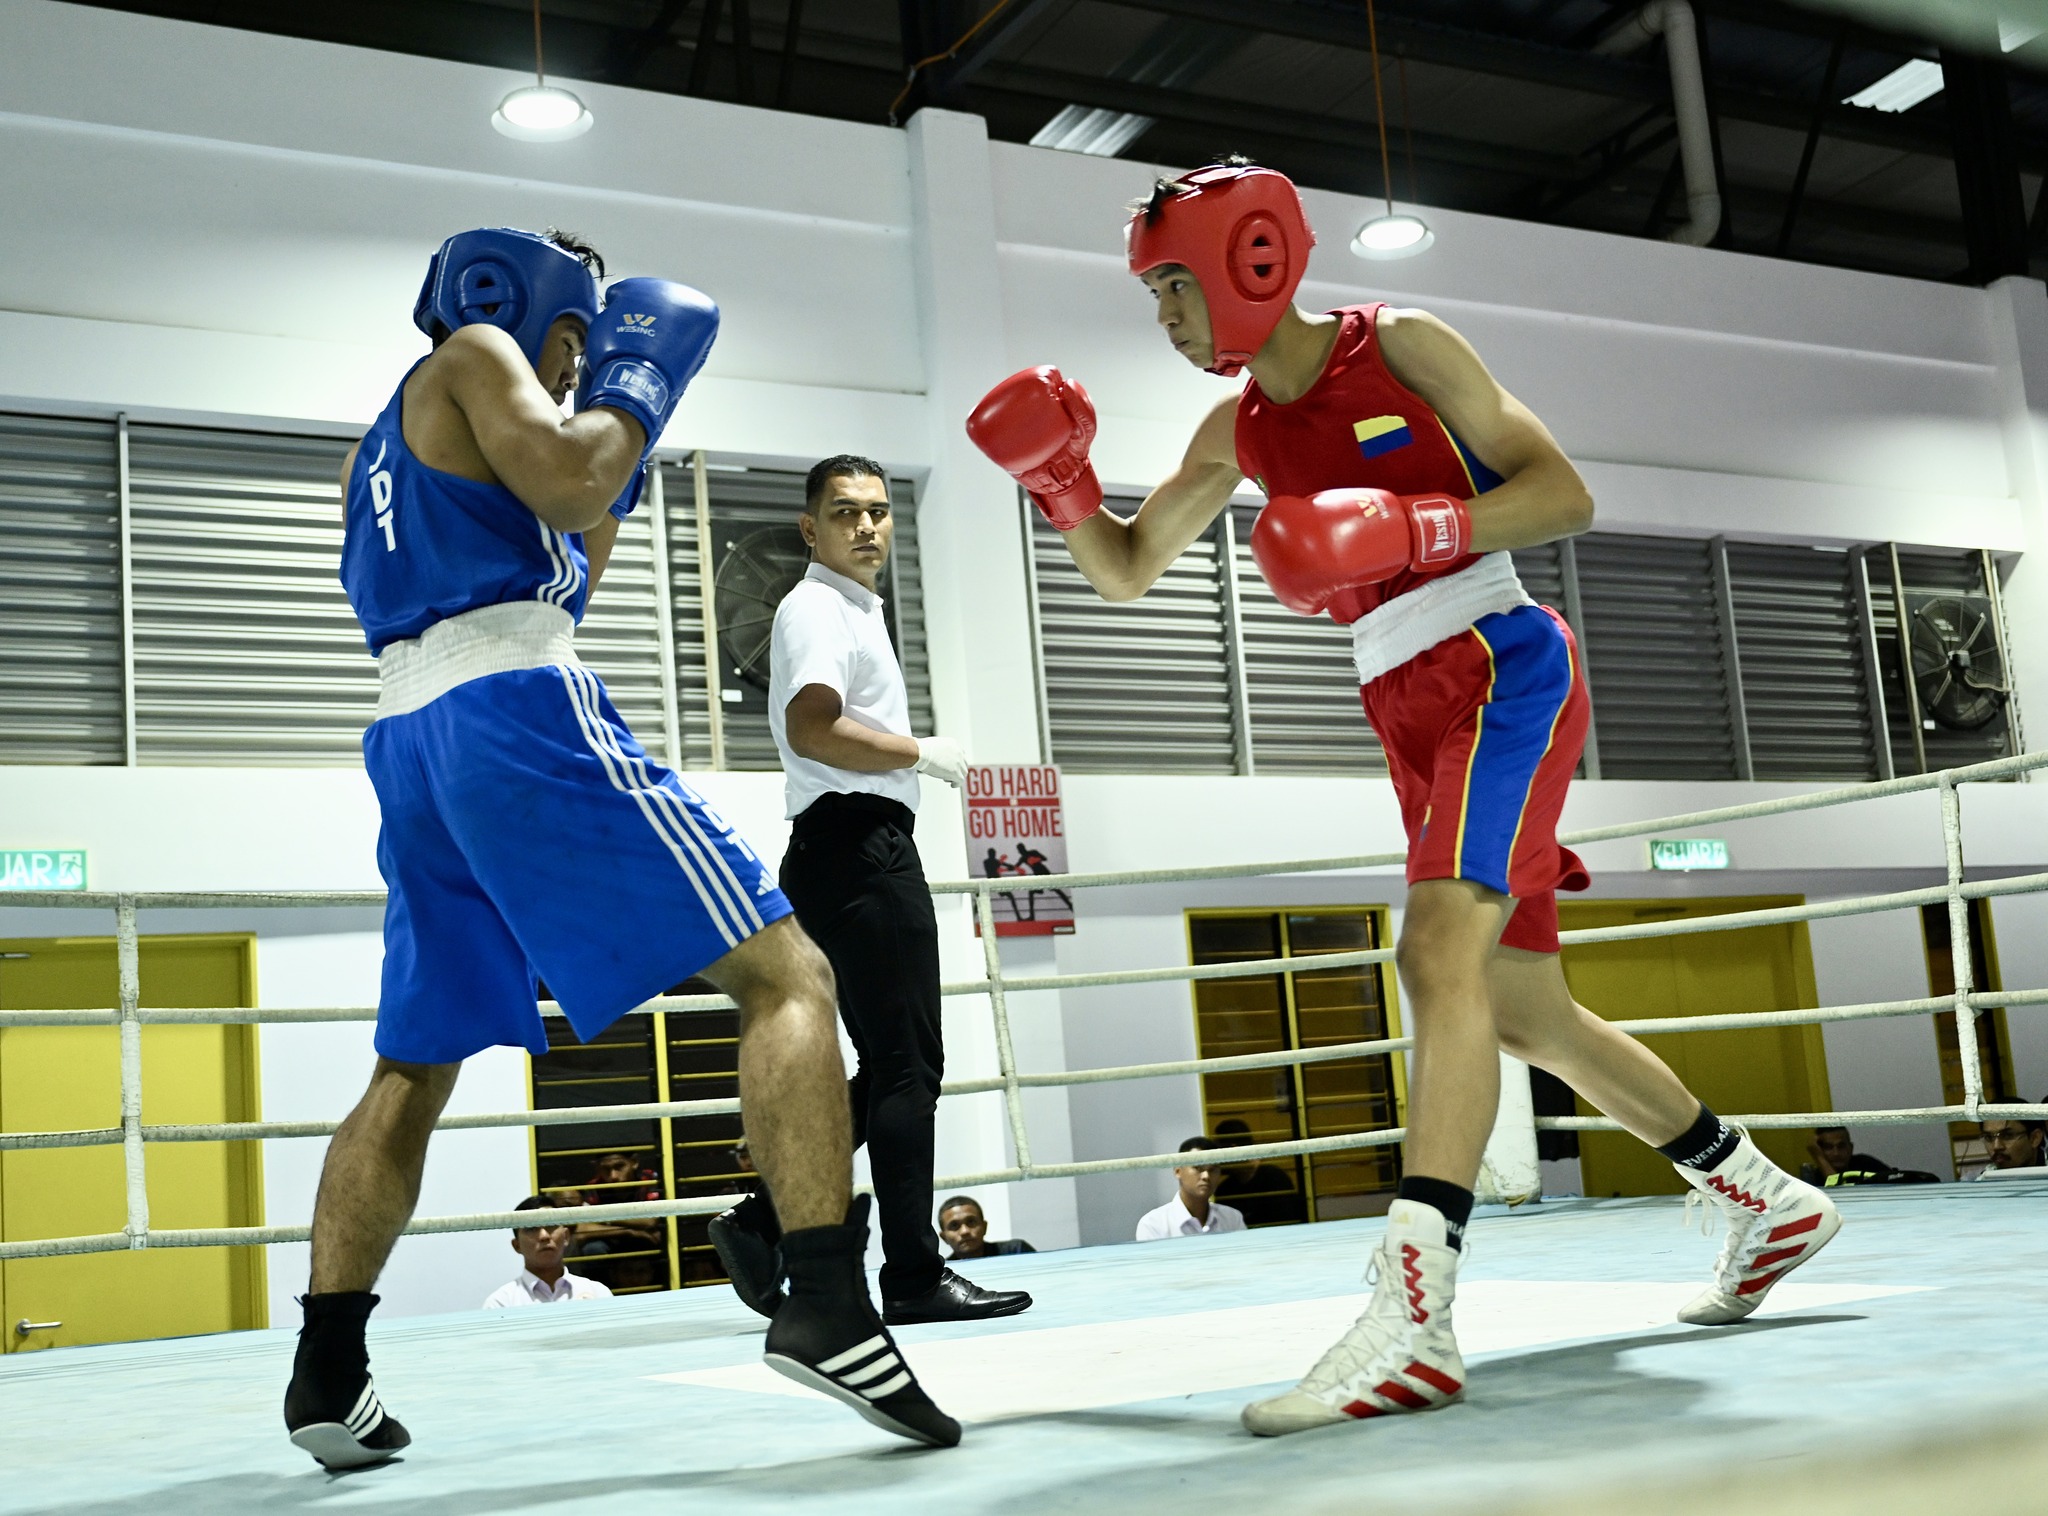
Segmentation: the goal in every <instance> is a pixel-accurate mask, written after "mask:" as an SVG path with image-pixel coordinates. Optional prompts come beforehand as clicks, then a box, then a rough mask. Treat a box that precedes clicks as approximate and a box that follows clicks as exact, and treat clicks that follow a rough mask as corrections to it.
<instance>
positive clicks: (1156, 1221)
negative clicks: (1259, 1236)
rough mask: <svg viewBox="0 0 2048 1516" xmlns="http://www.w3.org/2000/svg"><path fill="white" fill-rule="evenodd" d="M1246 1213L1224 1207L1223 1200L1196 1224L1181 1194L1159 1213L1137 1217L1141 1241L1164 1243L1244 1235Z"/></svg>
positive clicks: (1215, 1203) (1231, 1206) (1175, 1192)
mask: <svg viewBox="0 0 2048 1516" xmlns="http://www.w3.org/2000/svg"><path fill="white" fill-rule="evenodd" d="M1243 1230H1244V1212H1243V1211H1240V1210H1239V1209H1238V1208H1237V1207H1236V1206H1234V1205H1225V1204H1223V1202H1222V1201H1220V1200H1212V1201H1210V1202H1209V1219H1208V1220H1207V1221H1197V1220H1195V1218H1194V1217H1193V1215H1191V1214H1190V1213H1189V1211H1188V1208H1187V1207H1186V1206H1185V1205H1183V1204H1181V1198H1180V1191H1179V1190H1177V1189H1176V1190H1175V1191H1174V1192H1173V1199H1171V1200H1169V1201H1167V1202H1166V1204H1165V1205H1162V1206H1161V1207H1159V1209H1158V1210H1156V1211H1147V1212H1146V1213H1145V1214H1144V1215H1142V1216H1140V1217H1139V1218H1138V1238H1137V1240H1138V1241H1140V1242H1163V1241H1165V1240H1166V1239H1167V1238H1168V1237H1200V1236H1203V1235H1204V1234H1206V1233H1209V1232H1242V1231H1243Z"/></svg>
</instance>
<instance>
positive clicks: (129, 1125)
mask: <svg viewBox="0 0 2048 1516" xmlns="http://www.w3.org/2000/svg"><path fill="white" fill-rule="evenodd" d="M114 956H115V962H116V965H117V968H118V970H119V973H120V981H121V1160H122V1165H123V1167H124V1168H125V1169H126V1170H127V1176H128V1220H127V1223H126V1224H125V1225H124V1226H123V1227H122V1228H121V1230H122V1232H123V1233H124V1234H125V1235H126V1236H127V1238H128V1246H129V1247H131V1248H146V1247H148V1246H149V1179H148V1175H147V1172H146V1171H145V1169H144V1168H143V1156H142V1155H143V1146H142V1020H141V1018H140V1017H139V1016H138V1015H137V1014H136V1011H137V1008H138V1006H139V1005H140V1004H141V1001H142V954H141V948H140V945H139V944H138V943H137V942H136V940H135V901H134V899H133V897H131V896H128V895H123V896H121V897H120V899H119V901H118V902H117V903H116V904H115V906H114Z"/></svg>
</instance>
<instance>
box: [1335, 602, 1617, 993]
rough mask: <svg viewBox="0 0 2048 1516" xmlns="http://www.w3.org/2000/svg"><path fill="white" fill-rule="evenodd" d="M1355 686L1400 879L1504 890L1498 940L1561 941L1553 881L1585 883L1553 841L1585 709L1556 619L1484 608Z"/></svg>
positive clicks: (1530, 947) (1572, 657) (1582, 870)
mask: <svg viewBox="0 0 2048 1516" xmlns="http://www.w3.org/2000/svg"><path fill="white" fill-rule="evenodd" d="M1360 694H1361V696H1362V698H1363V699H1364V702H1365V714H1366V717H1367V719H1369V720H1370V721H1371V722H1372V725H1373V730H1374V731H1376V732H1378V733H1379V737H1380V742H1381V743H1382V744H1383V745H1384V746H1385V748H1386V750H1387V767H1388V770H1389V772H1390V775H1391V777H1392V779H1393V781H1394V793H1395V795H1396V796H1397V797H1398V798H1399V800H1400V803H1401V822H1402V825H1403V826H1404V827H1405V828H1406V830H1407V833H1408V882H1409V883H1410V884H1414V883H1415V882H1416V881H1418V880H1422V879H1470V880H1472V881H1473V882H1474V883H1476V884H1483V885H1485V886H1486V887H1487V888H1488V889H1490V890H1497V891H1499V892H1500V893H1501V894H1503V895H1512V896H1513V897H1514V898H1515V900H1516V906H1515V910H1514V914H1513V915H1511V916H1510V917H1509V918H1508V924H1507V927H1506V929H1505V930H1504V931H1503V932H1502V933H1501V938H1500V941H1501V946H1503V947H1511V948H1522V949H1524V950H1526V951H1528V952H1532V953H1554V952H1556V951H1557V950H1558V943H1557V895H1556V892H1557V891H1558V890H1582V889H1584V888H1585V887H1586V886H1587V885H1588V884H1589V883H1591V876H1590V875H1588V874H1587V872H1586V866H1585V865H1584V864H1583V863H1581V862H1580V861H1579V859H1578V856H1577V855H1576V854H1575V853H1573V852H1571V851H1570V850H1569V849H1567V848H1562V847H1559V846H1558V842H1557V820H1558V816H1559V815H1560V814H1561V813H1562V812H1563V810H1564V796H1565V789H1566V787H1567V786H1569V785H1570V783H1571V780H1572V775H1573V773H1574V772H1575V771H1576V770H1577V768H1578V766H1579V752H1580V750H1581V749H1582V748H1583V747H1584V746H1585V743H1586V723H1587V719H1588V716H1589V715H1590V713H1591V711H1592V699H1591V697H1590V695H1589V694H1588V693H1587V690H1586V674H1585V669H1584V668H1583V666H1582V665H1581V664H1580V662H1579V656H1578V646H1577V644H1576V643H1575V642H1574V641H1573V640H1572V634H1571V629H1570V628H1569V627H1567V626H1566V625H1565V624H1564V620H1563V618H1562V617H1560V616H1559V615H1558V614H1557V613H1556V612H1555V611H1553V610H1550V609H1549V608H1548V607H1546V606H1538V605H1524V606H1518V607H1516V608H1515V609H1514V610H1511V611H1502V612H1499V613H1496V614H1494V615H1491V616H1482V617H1481V618H1480V619H1479V620H1478V621H1477V622H1476V623H1474V624H1473V626H1472V627H1471V628H1470V629H1469V630H1467V631H1465V632H1463V633H1460V634H1459V635H1458V636H1456V637H1452V638H1450V639H1449V640H1447V641H1444V642H1440V643H1438V644H1437V645H1436V646H1435V647H1433V648H1430V649H1429V650H1428V651H1427V652H1424V653H1422V654H1420V655H1419V656H1417V657H1414V658H1411V659H1409V660H1408V662H1406V663H1404V664H1402V665H1401V666H1400V667H1399V668H1395V669H1391V670H1389V671H1388V672H1387V673H1385V674H1382V675H1381V676H1380V677H1379V678H1377V679H1375V680H1373V682H1372V683H1371V684H1368V685H1366V686H1365V687H1364V688H1363V689H1362V690H1361V691H1360Z"/></svg>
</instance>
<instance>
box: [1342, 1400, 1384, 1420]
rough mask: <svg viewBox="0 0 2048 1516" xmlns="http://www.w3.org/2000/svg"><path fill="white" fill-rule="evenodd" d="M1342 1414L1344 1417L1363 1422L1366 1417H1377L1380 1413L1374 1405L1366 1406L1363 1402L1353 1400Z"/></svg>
mask: <svg viewBox="0 0 2048 1516" xmlns="http://www.w3.org/2000/svg"><path fill="white" fill-rule="evenodd" d="M1344 1414H1345V1415H1346V1416H1356V1417H1357V1418H1358V1419H1359V1420H1360V1421H1363V1420H1365V1418H1366V1417H1368V1416H1378V1415H1380V1414H1382V1413H1381V1411H1380V1408H1379V1407H1378V1406H1376V1405H1367V1404H1366V1403H1365V1402H1364V1401H1363V1400H1354V1401H1352V1402H1351V1404H1349V1405H1347V1406H1345V1407H1344Z"/></svg>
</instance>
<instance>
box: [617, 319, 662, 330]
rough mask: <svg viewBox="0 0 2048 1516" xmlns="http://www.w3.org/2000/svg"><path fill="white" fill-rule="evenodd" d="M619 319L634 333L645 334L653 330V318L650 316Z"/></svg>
mask: <svg viewBox="0 0 2048 1516" xmlns="http://www.w3.org/2000/svg"><path fill="white" fill-rule="evenodd" d="M619 319H620V320H622V321H624V322H625V323H626V325H627V326H628V327H630V328H632V329H633V330H634V331H640V332H647V331H652V330H653V329H654V318H653V317H652V316H622V317H620V318H619Z"/></svg>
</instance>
